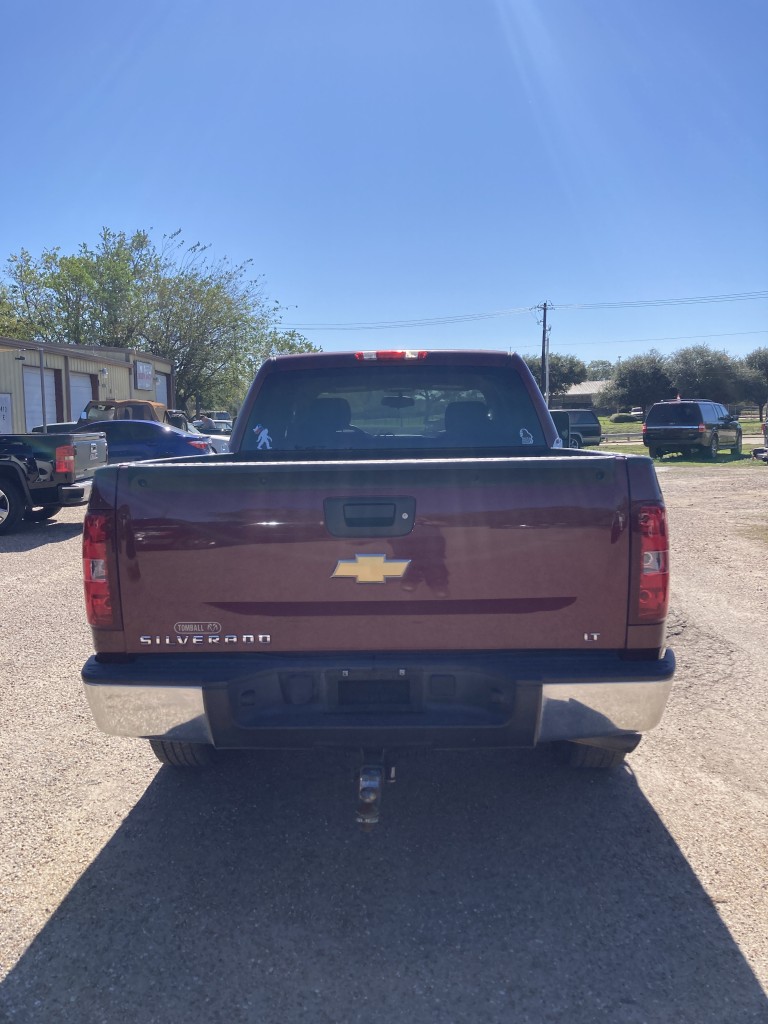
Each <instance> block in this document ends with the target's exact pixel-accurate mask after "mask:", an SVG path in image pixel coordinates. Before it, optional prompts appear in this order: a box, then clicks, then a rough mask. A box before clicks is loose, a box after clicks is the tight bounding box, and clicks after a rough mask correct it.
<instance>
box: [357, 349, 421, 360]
mask: <svg viewBox="0 0 768 1024" xmlns="http://www.w3.org/2000/svg"><path fill="white" fill-rule="evenodd" d="M426 358H427V353H426V352H419V351H416V350H415V349H397V350H396V351H395V350H393V351H389V350H386V351H379V352H355V359H358V360H361V361H365V360H368V359H375V360H377V361H378V362H380V363H391V362H397V361H399V360H402V359H426Z"/></svg>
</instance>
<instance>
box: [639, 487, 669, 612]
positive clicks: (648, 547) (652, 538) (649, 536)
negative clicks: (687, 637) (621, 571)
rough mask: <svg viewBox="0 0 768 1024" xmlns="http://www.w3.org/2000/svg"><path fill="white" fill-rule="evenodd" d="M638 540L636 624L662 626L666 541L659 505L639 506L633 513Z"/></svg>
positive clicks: (664, 517) (666, 595)
mask: <svg viewBox="0 0 768 1024" xmlns="http://www.w3.org/2000/svg"><path fill="white" fill-rule="evenodd" d="M635 516H636V519H635V530H636V534H637V538H638V544H637V547H636V550H638V549H639V554H638V561H639V564H636V565H635V567H634V570H635V571H634V574H633V575H634V578H635V580H636V588H637V591H636V594H637V603H636V609H635V610H636V618H637V621H638V622H662V621H663V620H664V619H665V618H666V615H667V608H668V607H669V537H668V534H667V511H666V509H665V508H664V506H663V505H641V506H640V507H639V509H637V511H636V513H635Z"/></svg>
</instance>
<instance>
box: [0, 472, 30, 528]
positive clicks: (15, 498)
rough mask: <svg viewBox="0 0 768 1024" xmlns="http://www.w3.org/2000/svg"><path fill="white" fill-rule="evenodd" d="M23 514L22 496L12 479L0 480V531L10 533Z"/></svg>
mask: <svg viewBox="0 0 768 1024" xmlns="http://www.w3.org/2000/svg"><path fill="white" fill-rule="evenodd" d="M23 515H24V498H23V497H22V493H21V490H20V489H19V487H18V485H17V484H15V483H13V481H12V480H0V533H10V532H11V530H13V529H14V527H15V526H16V525H17V524H18V522H19V520H20V519H21V517H22V516H23Z"/></svg>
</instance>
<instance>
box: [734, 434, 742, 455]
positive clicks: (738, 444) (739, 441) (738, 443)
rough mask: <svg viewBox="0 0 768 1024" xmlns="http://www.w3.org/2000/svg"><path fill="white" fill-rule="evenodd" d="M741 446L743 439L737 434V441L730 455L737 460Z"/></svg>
mask: <svg viewBox="0 0 768 1024" xmlns="http://www.w3.org/2000/svg"><path fill="white" fill-rule="evenodd" d="M743 444H744V439H743V437H742V435H741V434H739V439H738V441H737V442H736V447H735V448H731V455H735V456H736V457H737V458H741V452H742V448H743Z"/></svg>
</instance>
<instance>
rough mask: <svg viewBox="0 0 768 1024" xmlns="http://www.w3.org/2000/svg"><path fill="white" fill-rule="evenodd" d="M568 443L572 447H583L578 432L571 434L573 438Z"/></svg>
mask: <svg viewBox="0 0 768 1024" xmlns="http://www.w3.org/2000/svg"><path fill="white" fill-rule="evenodd" d="M568 443H569V446H570V447H571V448H581V438H580V437H579V435H578V434H571V440H570V441H569V442H568Z"/></svg>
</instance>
